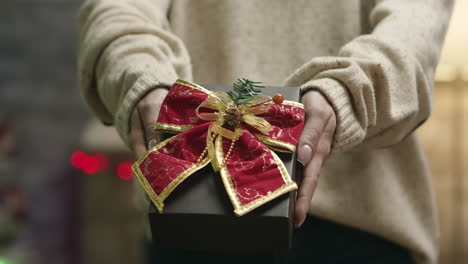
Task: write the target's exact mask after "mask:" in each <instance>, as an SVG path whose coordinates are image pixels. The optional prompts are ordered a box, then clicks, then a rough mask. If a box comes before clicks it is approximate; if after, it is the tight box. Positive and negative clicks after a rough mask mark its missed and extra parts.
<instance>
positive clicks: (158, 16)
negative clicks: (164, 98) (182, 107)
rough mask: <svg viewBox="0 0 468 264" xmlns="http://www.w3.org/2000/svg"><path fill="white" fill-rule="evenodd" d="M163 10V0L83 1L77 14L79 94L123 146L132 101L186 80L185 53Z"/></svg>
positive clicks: (188, 70) (188, 75) (166, 3)
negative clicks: (115, 132) (175, 82)
mask: <svg viewBox="0 0 468 264" xmlns="http://www.w3.org/2000/svg"><path fill="white" fill-rule="evenodd" d="M169 8H170V1H169V0H87V1H86V2H85V3H84V4H83V5H82V7H81V9H80V11H79V18H78V27H79V33H80V38H79V55H78V68H79V82H80V89H81V94H82V96H83V98H84V100H85V102H86V103H87V105H88V106H89V108H90V109H91V110H92V111H93V112H94V114H95V115H96V116H97V117H98V118H99V119H100V120H101V121H102V122H103V123H106V124H115V125H116V128H117V131H118V132H119V134H120V136H121V137H122V139H123V140H124V142H125V143H127V144H128V143H129V142H128V135H129V123H130V115H131V112H132V110H133V107H134V106H135V104H136V103H137V102H138V100H139V99H141V98H142V97H143V96H144V95H145V94H146V93H148V92H149V91H150V90H151V89H153V88H156V87H170V86H171V85H172V83H174V81H175V80H177V79H178V78H183V79H188V80H190V79H191V78H192V77H191V65H190V58H189V55H188V52H187V50H186V48H185V47H184V45H183V43H182V41H181V40H180V39H179V38H178V37H177V36H175V35H174V34H173V33H172V32H171V30H170V26H169V22H168V19H167V13H168V9H169Z"/></svg>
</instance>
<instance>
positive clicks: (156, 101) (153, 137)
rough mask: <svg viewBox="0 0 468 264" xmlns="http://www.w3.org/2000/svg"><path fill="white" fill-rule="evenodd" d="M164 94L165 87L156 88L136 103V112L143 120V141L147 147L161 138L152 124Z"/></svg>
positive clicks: (157, 114) (155, 119) (156, 118)
mask: <svg viewBox="0 0 468 264" xmlns="http://www.w3.org/2000/svg"><path fill="white" fill-rule="evenodd" d="M166 94H167V90H166V89H164V88H157V89H155V90H153V91H151V92H150V93H149V94H148V95H146V96H145V97H144V98H143V99H142V100H141V101H140V103H139V104H138V112H139V114H140V117H141V120H142V122H143V128H144V133H145V142H146V146H147V147H148V148H151V147H153V146H154V145H156V144H157V143H158V142H159V141H160V140H161V133H160V132H159V131H156V130H155V129H154V125H155V124H156V121H157V120H158V116H159V110H160V109H161V105H162V102H163V100H164V97H165V96H166Z"/></svg>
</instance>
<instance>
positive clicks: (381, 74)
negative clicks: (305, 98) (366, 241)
mask: <svg viewBox="0 0 468 264" xmlns="http://www.w3.org/2000/svg"><path fill="white" fill-rule="evenodd" d="M451 8H452V1H451V0H383V1H359V0H334V1H330V0H315V1H310V0H294V1H286V0H249V1H247V0H245V1H240V0H196V1H195V0H173V1H168V0H89V1H86V2H85V3H84V5H83V7H82V9H81V10H80V15H79V30H80V51H79V78H80V86H81V91H82V95H83V96H84V99H85V101H86V102H87V104H88V105H89V106H90V108H91V109H92V110H93V112H94V113H95V114H96V115H97V116H98V117H99V119H100V120H101V121H102V122H105V123H109V124H112V123H113V124H115V125H116V127H117V130H118V131H119V133H120V135H121V137H122V138H123V140H124V141H125V142H127V143H128V134H129V117H130V113H131V111H132V109H133V107H134V105H135V104H136V103H137V102H138V100H139V98H141V97H142V96H144V95H145V94H146V93H147V92H148V91H150V90H151V89H152V88H154V87H160V86H162V87H170V86H171V84H172V83H173V82H174V81H175V80H176V79H178V78H182V79H186V80H193V81H195V82H197V83H200V84H222V85H230V84H231V83H232V82H233V81H234V80H235V79H237V78H239V77H245V78H249V79H252V80H256V81H262V82H264V84H266V85H287V86H301V87H302V88H304V89H316V90H319V91H321V92H322V93H323V94H324V95H325V96H326V97H327V99H328V100H329V102H330V103H331V104H332V105H333V107H334V109H335V111H336V115H337V120H338V121H337V130H336V133H335V140H334V144H333V148H332V156H331V157H330V159H329V160H328V162H327V164H326V166H325V167H324V168H323V170H322V173H321V174H322V175H321V178H320V181H319V186H318V189H317V191H316V193H315V195H314V198H313V199H312V201H311V209H310V212H309V213H310V214H313V215H316V216H319V217H322V218H326V219H329V220H332V221H335V222H338V223H342V224H345V225H349V226H352V227H355V228H358V229H362V230H366V231H368V232H372V233H375V234H377V235H380V236H382V237H385V238H387V239H389V240H391V241H393V242H395V243H398V244H400V245H402V246H404V247H407V248H409V249H410V250H411V251H412V253H413V256H414V259H415V261H416V262H417V263H435V262H436V259H437V254H438V237H439V236H438V225H437V218H436V208H435V203H434V199H433V192H432V189H431V188H432V187H431V181H430V176H429V171H428V169H427V164H426V161H425V158H424V155H423V153H422V150H421V147H420V145H419V143H418V141H417V139H416V137H415V135H414V134H413V133H412V132H413V131H414V129H415V128H417V127H418V126H419V125H420V124H421V123H422V122H423V121H424V120H426V119H427V118H428V116H429V113H430V111H431V101H432V99H431V96H432V89H433V74H434V70H435V67H436V65H437V61H438V57H439V51H440V48H441V45H442V42H443V38H444V34H445V31H446V28H447V24H448V21H449V17H450V11H451Z"/></svg>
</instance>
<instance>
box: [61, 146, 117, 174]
mask: <svg viewBox="0 0 468 264" xmlns="http://www.w3.org/2000/svg"><path fill="white" fill-rule="evenodd" d="M70 162H71V164H72V166H73V167H74V168H76V169H81V170H82V171H84V172H86V173H87V174H95V173H98V172H100V171H103V170H105V169H106V168H107V166H108V165H109V158H108V157H107V156H105V155H103V154H96V155H94V156H91V155H88V154H86V153H85V152H83V151H75V152H73V153H72V155H71V158H70Z"/></svg>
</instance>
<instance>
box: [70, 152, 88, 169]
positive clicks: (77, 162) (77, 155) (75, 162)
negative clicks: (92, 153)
mask: <svg viewBox="0 0 468 264" xmlns="http://www.w3.org/2000/svg"><path fill="white" fill-rule="evenodd" d="M86 156H87V155H86V153H84V152H83V151H75V152H73V153H72V155H71V158H70V162H71V164H72V166H73V168H76V169H81V168H83V161H84V158H86Z"/></svg>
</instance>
